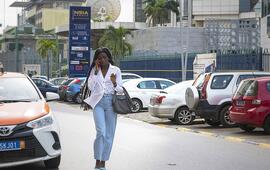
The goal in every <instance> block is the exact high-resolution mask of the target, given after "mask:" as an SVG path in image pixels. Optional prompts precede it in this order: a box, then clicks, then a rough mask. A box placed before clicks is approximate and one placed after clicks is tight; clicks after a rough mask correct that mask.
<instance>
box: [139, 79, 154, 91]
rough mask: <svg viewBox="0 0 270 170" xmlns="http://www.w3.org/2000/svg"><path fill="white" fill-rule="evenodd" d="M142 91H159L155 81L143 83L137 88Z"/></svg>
mask: <svg viewBox="0 0 270 170" xmlns="http://www.w3.org/2000/svg"><path fill="white" fill-rule="evenodd" d="M137 87H138V88H140V89H157V86H156V83H155V82H154V81H143V82H141V83H139V84H138V86H137Z"/></svg>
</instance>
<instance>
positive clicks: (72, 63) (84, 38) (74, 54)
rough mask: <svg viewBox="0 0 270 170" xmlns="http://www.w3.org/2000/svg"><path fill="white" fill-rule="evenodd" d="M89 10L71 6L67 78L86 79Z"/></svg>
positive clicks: (88, 59) (88, 65)
mask: <svg viewBox="0 0 270 170" xmlns="http://www.w3.org/2000/svg"><path fill="white" fill-rule="evenodd" d="M90 19H91V8H90V7H81V6H80V7H79V6H71V7H70V14H69V77H86V75H87V72H88V70H89V67H90V28H91V25H90V23H91V22H90Z"/></svg>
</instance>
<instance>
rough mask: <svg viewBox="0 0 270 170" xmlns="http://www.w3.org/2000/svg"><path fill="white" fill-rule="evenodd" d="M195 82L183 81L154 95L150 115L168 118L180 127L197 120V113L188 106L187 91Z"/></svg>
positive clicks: (151, 100)
mask: <svg viewBox="0 0 270 170" xmlns="http://www.w3.org/2000/svg"><path fill="white" fill-rule="evenodd" d="M192 83H193V80H189V81H183V82H180V83H178V84H175V85H173V86H171V87H168V88H166V89H164V91H160V92H159V93H154V94H153V95H152V96H151V99H150V105H149V106H148V111H149V113H150V114H151V115H152V116H154V117H158V118H168V119H170V120H172V121H175V122H176V123H178V124H180V125H188V124H191V123H192V122H193V120H194V119H195V113H194V112H191V111H190V110H189V108H188V107H187V105H186V100H185V93H186V89H187V88H188V87H190V86H192Z"/></svg>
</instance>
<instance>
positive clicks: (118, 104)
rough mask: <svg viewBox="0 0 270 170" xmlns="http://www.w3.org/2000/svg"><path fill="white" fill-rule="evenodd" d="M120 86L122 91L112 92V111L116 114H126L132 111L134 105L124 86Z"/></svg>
mask: <svg viewBox="0 0 270 170" xmlns="http://www.w3.org/2000/svg"><path fill="white" fill-rule="evenodd" d="M122 88H123V93H121V94H119V93H117V92H116V91H115V92H114V95H113V100H112V105H113V111H114V112H115V113H117V114H128V113H131V112H132V108H133V107H134V105H133V102H132V100H131V98H130V96H129V94H128V92H127V90H126V89H125V88H124V87H122Z"/></svg>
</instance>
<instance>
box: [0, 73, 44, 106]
mask: <svg viewBox="0 0 270 170" xmlns="http://www.w3.org/2000/svg"><path fill="white" fill-rule="evenodd" d="M39 99H40V96H39V94H38V93H37V90H36V89H35V87H34V86H33V85H32V83H31V82H30V81H29V80H28V79H27V78H1V80H0V101H1V100H2V101H3V100H5V101H6V100H12V101H13V100H31V101H33V100H34V101H35V100H39Z"/></svg>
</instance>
